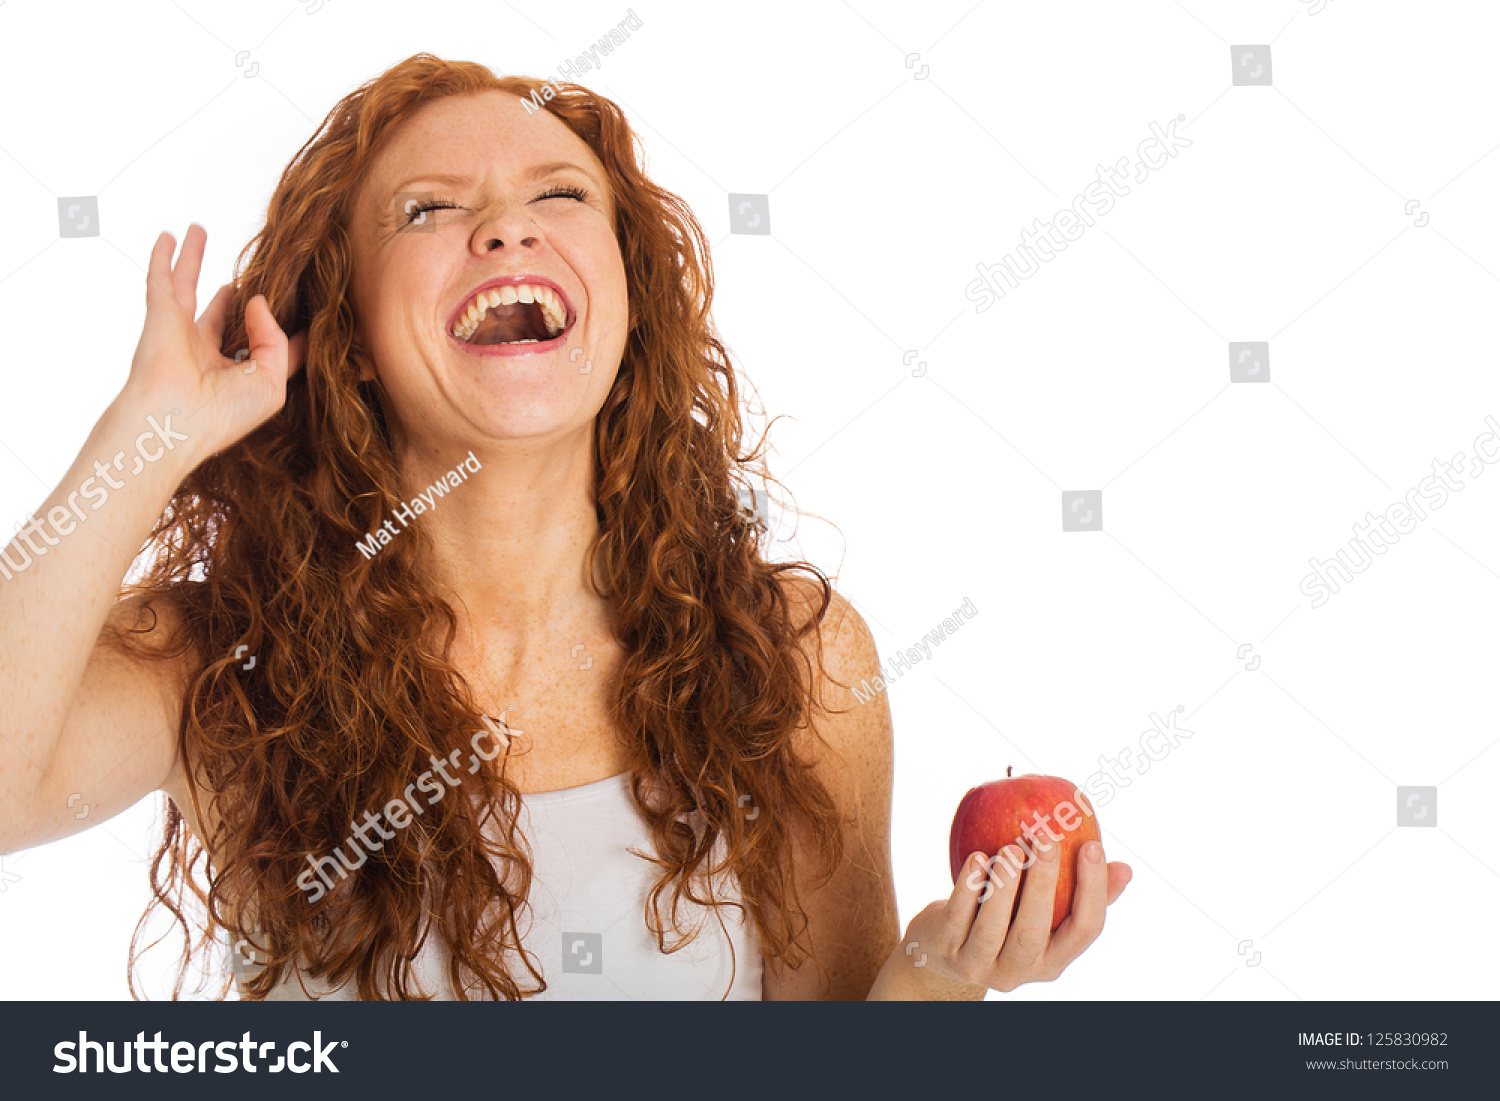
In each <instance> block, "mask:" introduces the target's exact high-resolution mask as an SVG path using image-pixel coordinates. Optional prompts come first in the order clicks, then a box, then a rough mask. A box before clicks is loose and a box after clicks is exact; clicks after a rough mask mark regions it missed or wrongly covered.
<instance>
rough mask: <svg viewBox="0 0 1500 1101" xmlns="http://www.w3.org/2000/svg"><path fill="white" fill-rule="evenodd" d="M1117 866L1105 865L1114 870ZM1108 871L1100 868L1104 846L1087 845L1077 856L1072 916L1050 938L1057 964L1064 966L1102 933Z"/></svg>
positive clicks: (1103, 867)
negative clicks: (1076, 882)
mask: <svg viewBox="0 0 1500 1101" xmlns="http://www.w3.org/2000/svg"><path fill="white" fill-rule="evenodd" d="M1116 866H1117V865H1113V864H1112V865H1109V868H1114V867H1116ZM1109 868H1106V867H1105V864H1104V846H1103V845H1101V844H1099V842H1097V841H1090V842H1089V843H1088V844H1086V845H1084V846H1083V848H1082V849H1080V850H1079V852H1078V886H1077V887H1076V888H1074V891H1073V912H1072V913H1071V914H1069V915H1068V918H1067V920H1066V921H1064V922H1063V923H1062V924H1061V925H1060V926H1058V928H1057V932H1056V933H1054V934H1053V935H1052V951H1053V952H1054V953H1056V954H1057V955H1058V957H1059V958H1058V960H1057V961H1056V962H1057V963H1059V964H1064V965H1065V964H1067V963H1068V962H1069V961H1071V960H1072V959H1074V958H1075V957H1076V956H1077V955H1078V954H1079V953H1080V952H1082V951H1083V950H1084V949H1085V948H1087V947H1088V946H1089V945H1090V944H1093V943H1094V941H1095V940H1096V939H1097V938H1098V936H1099V934H1100V933H1101V932H1103V930H1104V908H1105V906H1107V905H1108V902H1107V901H1106V898H1105V893H1106V890H1107V888H1108V885H1109Z"/></svg>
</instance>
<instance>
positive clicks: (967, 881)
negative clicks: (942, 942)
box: [945, 853, 989, 944]
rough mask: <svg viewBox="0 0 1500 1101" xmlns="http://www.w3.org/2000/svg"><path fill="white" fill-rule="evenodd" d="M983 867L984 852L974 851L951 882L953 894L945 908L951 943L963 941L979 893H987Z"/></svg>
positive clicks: (977, 905)
mask: <svg viewBox="0 0 1500 1101" xmlns="http://www.w3.org/2000/svg"><path fill="white" fill-rule="evenodd" d="M985 868H986V863H985V859H984V853H975V854H973V855H972V856H970V857H969V859H968V860H966V861H964V864H963V867H962V868H961V869H959V873H958V881H957V882H956V883H954V884H953V894H952V895H950V896H949V898H948V905H947V907H946V909H945V913H947V915H948V929H947V934H948V938H949V941H950V943H952V944H963V943H964V938H965V937H967V936H968V935H969V926H970V925H972V924H973V923H974V915H975V914H976V913H977V912H978V911H979V908H980V902H981V901H982V899H981V897H980V896H981V893H984V894H988V893H989V892H988V888H987V886H986V881H985V880H986V871H985Z"/></svg>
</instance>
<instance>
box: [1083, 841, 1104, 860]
mask: <svg viewBox="0 0 1500 1101" xmlns="http://www.w3.org/2000/svg"><path fill="white" fill-rule="evenodd" d="M1083 855H1084V856H1085V857H1087V858H1088V862H1089V863H1090V864H1097V863H1099V861H1101V860H1103V859H1104V846H1103V845H1101V844H1099V842H1097V841H1090V842H1089V843H1088V844H1087V845H1085V846H1084V847H1083Z"/></svg>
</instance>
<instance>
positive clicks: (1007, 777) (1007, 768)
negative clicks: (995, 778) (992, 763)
mask: <svg viewBox="0 0 1500 1101" xmlns="http://www.w3.org/2000/svg"><path fill="white" fill-rule="evenodd" d="M1012 767H1013V766H1011V765H1006V766H1005V778H1006V779H1007V780H1009V779H1010V770H1011V768H1012Z"/></svg>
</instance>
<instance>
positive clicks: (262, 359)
mask: <svg viewBox="0 0 1500 1101" xmlns="http://www.w3.org/2000/svg"><path fill="white" fill-rule="evenodd" d="M245 336H246V337H247V338H248V340H249V341H250V358H251V359H252V360H254V361H255V362H256V363H258V364H261V365H263V366H264V365H267V364H271V363H275V362H281V363H286V362H287V339H286V334H285V333H284V332H282V331H281V326H280V325H278V324H276V318H275V316H273V315H272V313H271V307H270V306H269V305H267V303H266V296H265V295H263V294H257V295H256V296H255V297H254V298H252V299H250V301H249V302H247V303H245Z"/></svg>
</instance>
